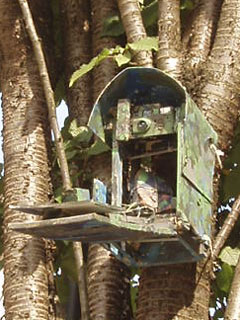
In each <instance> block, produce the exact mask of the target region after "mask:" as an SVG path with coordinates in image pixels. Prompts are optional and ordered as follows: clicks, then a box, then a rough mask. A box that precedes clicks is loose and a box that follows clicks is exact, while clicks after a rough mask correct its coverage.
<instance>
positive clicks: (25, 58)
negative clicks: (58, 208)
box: [0, 1, 50, 320]
mask: <svg viewBox="0 0 240 320" xmlns="http://www.w3.org/2000/svg"><path fill="white" fill-rule="evenodd" d="M0 15H1V17H0V18H1V19H0V29H1V35H0V54H1V87H2V93H3V122H4V130H3V137H4V164H5V187H4V196H5V205H4V207H5V212H4V261H5V264H4V276H5V283H4V301H5V303H4V304H5V308H6V319H9V320H10V319H11V320H13V319H31V320H34V319H38V320H39V319H49V310H48V309H49V300H48V277H47V269H46V265H45V259H46V257H45V244H44V241H43V240H41V239H37V238H34V237H31V236H27V235H22V234H19V233H15V232H12V231H11V230H9V229H8V228H7V226H8V223H9V222H17V221H18V222H19V221H24V220H26V219H28V220H32V219H35V217H33V216H30V215H26V214H23V213H20V212H15V211H13V210H11V209H10V208H9V205H16V204H18V203H21V202H27V203H28V204H34V203H42V202H46V201H48V197H49V194H50V187H49V186H50V184H49V182H50V177H49V167H48V163H49V161H48V157H47V144H48V141H47V140H46V136H45V133H46V132H47V131H48V121H47V108H46V105H45V102H44V94H43V90H42V86H41V82H40V78H39V72H38V69H37V65H36V61H35V59H34V56H33V51H32V48H31V45H30V43H29V41H28V38H27V34H26V32H25V30H24V27H23V25H24V24H23V21H22V19H21V13H20V9H19V7H18V5H17V2H13V1H11V2H9V1H1V3H0ZM6 44H7V45H6Z"/></svg>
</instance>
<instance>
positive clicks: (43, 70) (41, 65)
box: [18, 0, 89, 320]
mask: <svg viewBox="0 0 240 320" xmlns="http://www.w3.org/2000/svg"><path fill="white" fill-rule="evenodd" d="M18 3H19V5H20V7H21V10H22V14H23V18H24V21H25V24H26V29H27V31H28V34H29V37H30V39H31V42H32V46H33V50H34V54H35V58H36V60H37V64H38V69H39V73H40V78H41V80H42V85H43V89H44V94H45V98H46V102H47V107H48V117H49V122H50V126H51V129H52V131H53V134H54V139H55V143H56V149H57V156H58V159H59V162H60V170H61V176H62V181H63V189H64V191H68V190H71V188H72V184H71V179H70V174H69V168H68V163H67V158H66V154H65V151H64V147H63V139H62V135H61V132H60V130H59V127H58V122H57V116H56V106H55V100H54V93H53V90H52V86H51V82H50V78H49V74H48V70H47V65H46V61H45V58H44V54H43V50H42V46H41V41H40V39H39V38H38V35H37V32H36V28H35V25H34V22H33V18H32V14H31V11H30V8H29V5H28V1H27V0H18ZM73 247H74V253H75V259H76V263H77V268H78V269H77V271H78V287H79V292H80V304H81V309H82V308H83V310H86V308H87V306H88V300H87V290H86V285H85V277H84V274H83V272H82V270H83V263H84V262H83V259H82V258H81V256H82V244H81V242H74V243H73ZM88 319H89V317H88V314H87V313H86V314H84V317H82V320H88Z"/></svg>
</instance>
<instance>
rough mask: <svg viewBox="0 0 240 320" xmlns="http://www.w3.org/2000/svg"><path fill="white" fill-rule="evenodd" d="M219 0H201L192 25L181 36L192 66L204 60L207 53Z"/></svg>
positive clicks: (213, 31) (214, 26)
mask: <svg viewBox="0 0 240 320" xmlns="http://www.w3.org/2000/svg"><path fill="white" fill-rule="evenodd" d="M221 3H222V1H221V0H212V1H209V0H201V1H200V2H199V4H198V6H197V8H196V9H195V14H194V18H193V23H192V27H191V28H190V30H191V32H189V30H188V31H187V32H188V34H189V38H188V39H187V40H186V39H185V38H186V37H188V35H186V34H185V35H184V36H183V43H185V42H186V45H187V46H188V47H187V48H186V49H187V54H188V57H187V59H188V61H189V63H190V65H191V66H192V67H193V68H197V67H198V66H199V65H201V62H204V61H205V60H206V58H207V56H208V54H209V51H210V48H211V45H212V42H213V39H214V36H215V32H216V26H217V20H218V16H219V11H220V7H221Z"/></svg>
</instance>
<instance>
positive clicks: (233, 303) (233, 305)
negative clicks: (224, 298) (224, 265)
mask: <svg viewBox="0 0 240 320" xmlns="http://www.w3.org/2000/svg"><path fill="white" fill-rule="evenodd" d="M224 319H225V320H235V319H236V320H237V319H240V257H239V259H238V263H237V266H236V269H235V274H234V278H233V282H232V286H231V290H230V294H229V298H228V303H227V308H226V311H225V314H224Z"/></svg>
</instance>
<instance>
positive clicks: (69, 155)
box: [65, 150, 78, 160]
mask: <svg viewBox="0 0 240 320" xmlns="http://www.w3.org/2000/svg"><path fill="white" fill-rule="evenodd" d="M65 152H66V157H67V160H71V159H72V158H74V157H75V156H76V154H77V153H78V151H77V150H66V151H65Z"/></svg>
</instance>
